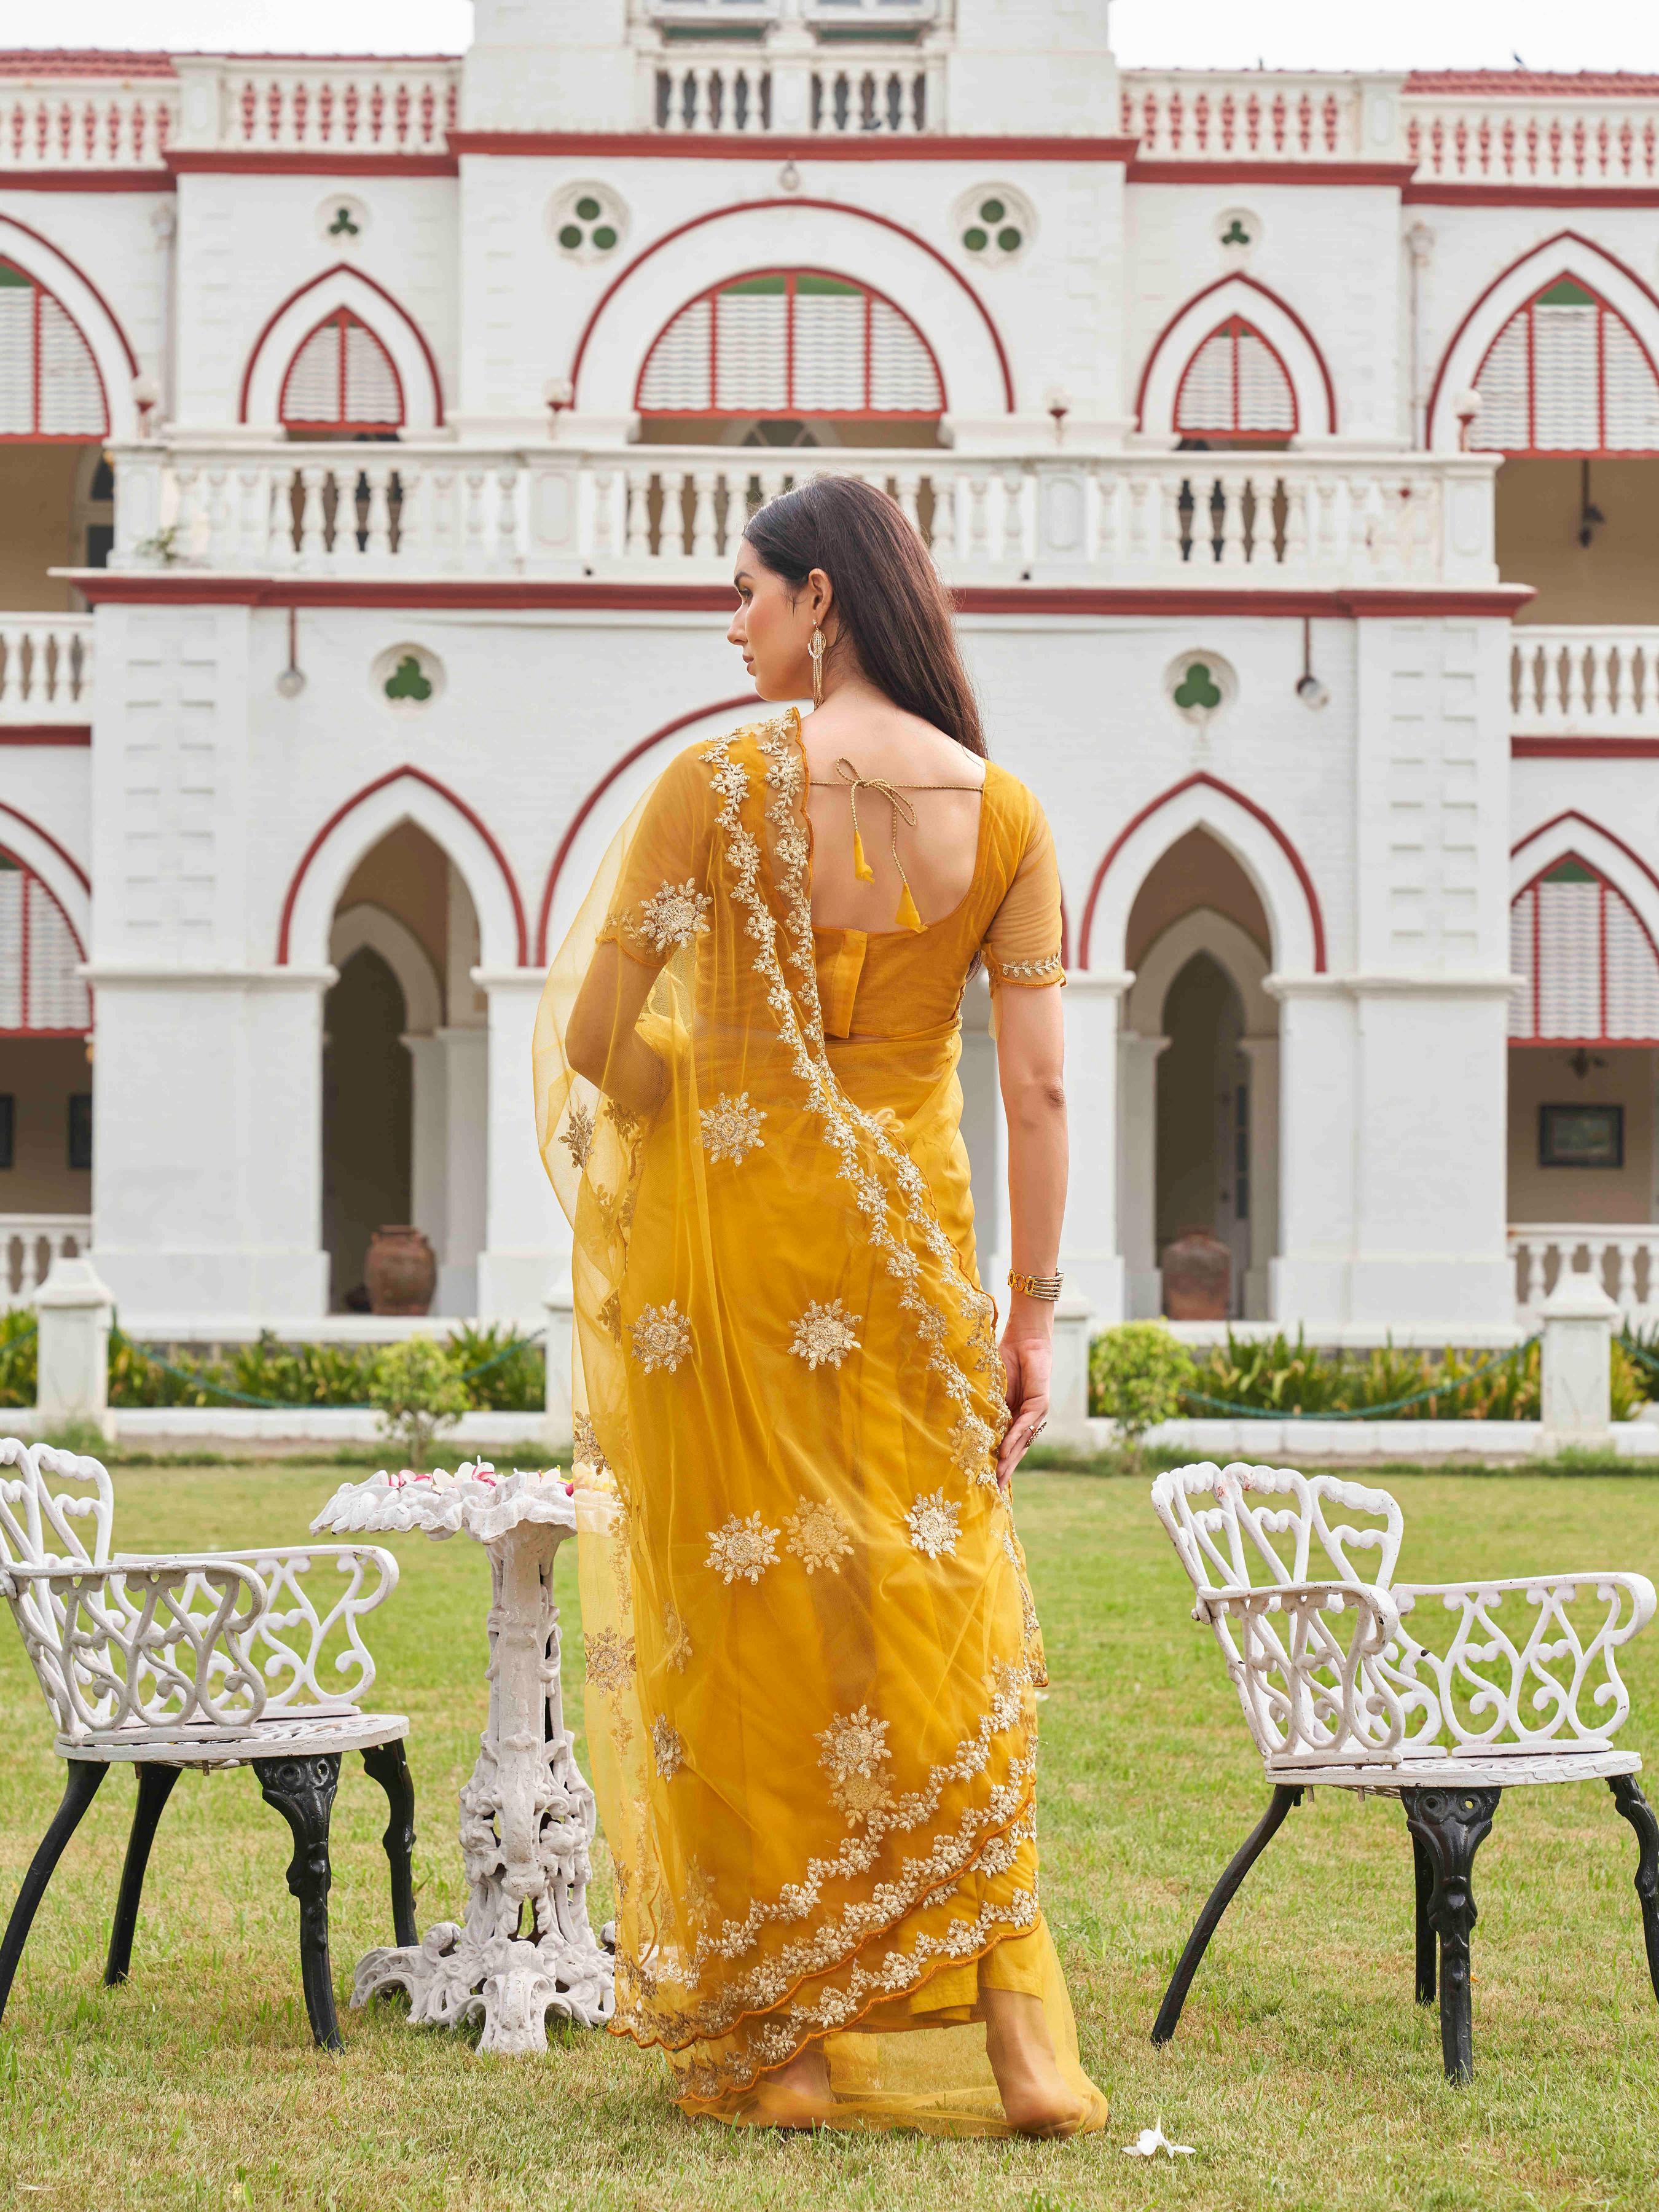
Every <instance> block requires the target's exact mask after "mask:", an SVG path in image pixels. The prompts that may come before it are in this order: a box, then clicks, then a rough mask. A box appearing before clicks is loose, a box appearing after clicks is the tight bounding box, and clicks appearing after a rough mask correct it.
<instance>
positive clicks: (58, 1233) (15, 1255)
mask: <svg viewBox="0 0 1659 2212" xmlns="http://www.w3.org/2000/svg"><path fill="white" fill-rule="evenodd" d="M90 1249H92V1219H91V1217H90V1216H89V1215H88V1214H84V1213H52V1214H47V1213H4V1214H0V1308H4V1307H8V1306H26V1305H28V1304H30V1303H31V1302H32V1301H33V1297H34V1294H35V1292H36V1291H38V1290H39V1289H40V1285H41V1284H42V1283H44V1282H45V1281H46V1277H47V1276H48V1274H50V1273H51V1272H52V1261H54V1260H56V1259H59V1258H70V1259H72V1258H73V1257H74V1256H75V1255H76V1253H78V1252H87V1251H90Z"/></svg>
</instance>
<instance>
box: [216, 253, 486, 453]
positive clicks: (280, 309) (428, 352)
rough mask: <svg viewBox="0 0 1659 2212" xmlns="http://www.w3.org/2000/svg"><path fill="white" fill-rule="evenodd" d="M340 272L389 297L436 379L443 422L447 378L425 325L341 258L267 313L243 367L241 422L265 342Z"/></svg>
mask: <svg viewBox="0 0 1659 2212" xmlns="http://www.w3.org/2000/svg"><path fill="white" fill-rule="evenodd" d="M336 276H348V277H349V278H350V279H351V281H352V282H353V283H356V284H362V285H363V286H365V287H366V289H368V290H369V291H371V292H373V293H375V294H376V295H378V296H379V297H380V299H382V300H384V301H386V305H387V307H390V308H391V309H392V313H394V314H395V315H396V316H397V317H398V320H399V321H400V322H401V323H403V324H404V325H406V326H407V328H408V330H409V332H410V336H411V337H413V339H414V341H415V343H416V345H417V346H418V347H419V349H420V351H421V357H422V360H423V361H424V362H425V364H426V369H427V374H428V376H430V378H431V379H432V404H433V410H434V413H435V417H436V420H437V422H439V423H440V424H441V423H442V422H443V420H444V386H443V379H442V377H441V376H440V374H438V362H437V356H435V354H434V352H433V350H432V348H431V347H430V345H429V344H428V343H427V337H426V332H425V331H423V330H422V328H421V326H420V325H419V324H418V323H417V322H416V319H415V318H414V316H413V315H411V314H410V312H409V310H408V308H407V307H404V304H403V302H402V301H400V300H399V299H398V296H397V295H396V294H395V293H392V292H389V291H387V289H386V286H385V285H384V284H380V283H376V282H375V280H374V277H372V276H368V275H366V274H365V273H364V271H363V270H361V269H354V268H352V267H351V266H350V264H349V263H347V262H344V261H337V262H336V263H335V264H333V266H332V267H331V268H329V269H324V270H319V273H318V274H317V275H316V276H308V277H307V279H306V281H305V283H303V284H296V285H295V288H294V289H293V291H291V292H290V293H289V295H288V297H287V298H286V299H285V300H283V301H280V302H279V303H278V304H277V305H276V307H273V308H272V310H271V312H270V314H269V315H267V316H266V318H265V319H264V322H263V323H262V324H261V325H260V327H259V334H258V337H256V338H255V339H254V341H253V343H252V346H251V347H250V348H249V349H248V356H247V366H246V368H245V369H244V370H243V371H242V388H241V391H240V394H239V395H238V398H237V403H236V419H237V421H238V422H246V421H247V410H248V400H249V396H250V394H251V393H252V389H253V378H254V373H255V371H256V370H257V369H258V366H259V356H260V355H261V354H262V353H263V352H264V349H265V342H266V340H267V339H268V338H269V337H270V334H271V332H272V331H273V330H275V329H276V325H277V324H278V323H279V322H280V321H281V320H282V319H283V316H284V315H285V314H287V313H288V312H289V308H290V307H294V306H295V304H296V302H298V301H301V300H303V299H304V297H305V296H306V294H307V292H314V291H315V290H316V289H318V287H319V285H321V284H326V283H330V282H331V280H332V279H333V278H334V277H336ZM360 319H361V318H360ZM287 374H288V372H287V370H286V369H284V370H283V376H284V379H286V377H287ZM405 411H407V410H406V409H405Z"/></svg>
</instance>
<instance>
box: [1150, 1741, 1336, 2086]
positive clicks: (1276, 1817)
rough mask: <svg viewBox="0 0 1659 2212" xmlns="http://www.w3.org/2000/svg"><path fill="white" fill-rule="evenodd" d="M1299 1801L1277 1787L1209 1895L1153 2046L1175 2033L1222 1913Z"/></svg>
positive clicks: (1289, 1789) (1155, 2027) (1155, 2026)
mask: <svg viewBox="0 0 1659 2212" xmlns="http://www.w3.org/2000/svg"><path fill="white" fill-rule="evenodd" d="M1301 1802H1302V1792H1301V1790H1299V1789H1297V1787H1296V1786H1295V1785H1294V1784H1291V1783H1286V1782H1281V1783H1279V1784H1276V1786H1275V1788H1274V1790H1273V1800H1272V1802H1271V1803H1270V1804H1269V1805H1268V1807H1267V1811H1266V1812H1265V1813H1264V1814H1262V1816H1261V1819H1260V1820H1258V1821H1257V1822H1256V1824H1255V1827H1254V1828H1252V1829H1251V1831H1250V1832H1249V1836H1248V1837H1247V1838H1246V1839H1245V1841H1244V1843H1243V1844H1242V1845H1241V1846H1240V1848H1239V1849H1238V1850H1237V1851H1236V1852H1235V1853H1234V1854H1233V1857H1232V1859H1231V1862H1230V1863H1229V1865H1228V1868H1227V1871H1226V1872H1225V1874H1224V1875H1222V1877H1221V1879H1220V1881H1218V1882H1217V1884H1216V1886H1215V1887H1214V1888H1213V1889H1212V1891H1211V1892H1210V1895H1209V1901H1208V1902H1207V1903H1206V1905H1205V1907H1204V1910H1203V1911H1202V1912H1200V1914H1199V1916H1198V1920H1197V1923H1196V1924H1195V1925H1194V1929H1193V1932H1192V1934H1191V1935H1190V1936H1188V1938H1187V1948H1186V1949H1185V1950H1184V1951H1183V1952H1182V1954H1181V1963H1180V1965H1179V1966H1176V1970H1175V1978H1174V1979H1173V1980H1172V1981H1171V1982H1170V1986H1169V1988H1168V1989H1167V1990H1165V1991H1164V2002H1163V2003H1162V2004H1161V2005H1160V2006H1159V2007H1158V2018H1157V2019H1156V2020H1155V2021H1153V2023H1152V2041H1153V2042H1154V2043H1167V2042H1168V2041H1169V2040H1170V2037H1171V2036H1172V2035H1173V2034H1174V2033H1175V2032H1176V2027H1178V2026H1179V2024H1180V2021H1181V2008H1182V2006H1183V2005H1184V2004H1185V2003H1186V2002H1187V1992H1188V1990H1189V1989H1190V1988H1191V1987H1192V1984H1193V1976H1194V1974H1195V1973H1196V1972H1198V1969H1199V1962H1200V1960H1202V1958H1203V1956H1204V1954H1205V1952H1206V1950H1207V1949H1208V1948H1209V1944H1210V1938H1211V1936H1213V1935H1214V1934H1215V1931H1216V1929H1218V1927H1219V1926H1220V1924H1221V1916H1222V1914H1223V1913H1224V1912H1225V1911H1226V1910H1227V1907H1228V1906H1229V1905H1231V1903H1232V1901H1233V1899H1234V1897H1235V1896H1236V1895H1237V1893H1238V1889H1239V1887H1240V1885H1241V1884H1242V1882H1243V1880H1244V1877H1245V1875H1247V1874H1249V1870H1250V1869H1251V1868H1252V1867H1253V1866H1254V1865H1255V1863H1256V1861H1257V1860H1258V1859H1259V1858H1260V1857H1261V1854H1262V1852H1263V1851H1265V1850H1267V1846H1268V1844H1270V1843H1272V1841H1273V1838H1274V1837H1275V1836H1276V1835H1277V1834H1278V1833H1279V1829H1280V1828H1281V1827H1282V1826H1284V1824H1285V1817H1286V1815H1287V1814H1289V1812H1290V1809H1291V1806H1293V1805H1299V1804H1300V1803H1301Z"/></svg>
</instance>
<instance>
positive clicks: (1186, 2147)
mask: <svg viewBox="0 0 1659 2212" xmlns="http://www.w3.org/2000/svg"><path fill="white" fill-rule="evenodd" d="M1159 2151H1167V2152H1168V2153H1169V2154H1170V2157H1171V2158H1193V2157H1195V2156H1196V2155H1197V2154H1196V2152H1195V2151H1194V2148H1193V2146H1192V2145H1191V2143H1172V2142H1170V2138H1169V2137H1168V2136H1166V2135H1165V2134H1164V2123H1163V2121H1162V2120H1160V2121H1159V2122H1158V2125H1157V2126H1156V2127H1155V2128H1142V2130H1140V2133H1139V2135H1138V2136H1136V2137H1135V2139H1134V2141H1133V2142H1132V2143H1125V2144H1124V2146H1123V2155H1124V2157H1125V2158H1156V2157H1157V2156H1158V2153H1159Z"/></svg>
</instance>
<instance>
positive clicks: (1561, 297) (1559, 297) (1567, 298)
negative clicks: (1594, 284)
mask: <svg viewBox="0 0 1659 2212" xmlns="http://www.w3.org/2000/svg"><path fill="white" fill-rule="evenodd" d="M1538 304H1539V306H1540V307H1594V306H1595V293H1594V292H1587V291H1586V290H1585V289H1584V288H1583V285H1582V284H1579V283H1575V282H1574V281H1573V279H1572V278H1571V276H1563V277H1560V278H1559V279H1558V280H1557V282H1556V283H1553V284H1552V285H1551V286H1550V289H1549V290H1548V291H1547V292H1541V293H1540V294H1539V295H1538Z"/></svg>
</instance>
